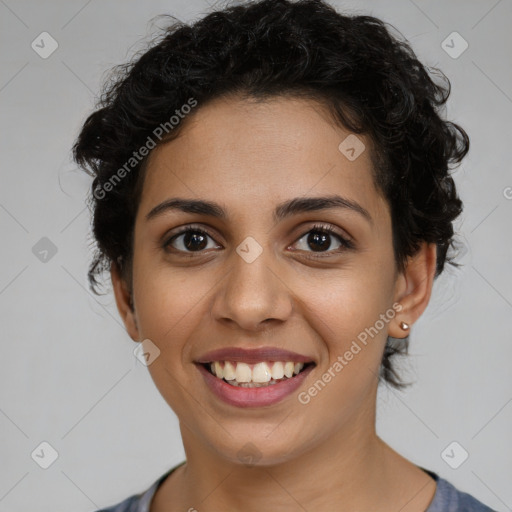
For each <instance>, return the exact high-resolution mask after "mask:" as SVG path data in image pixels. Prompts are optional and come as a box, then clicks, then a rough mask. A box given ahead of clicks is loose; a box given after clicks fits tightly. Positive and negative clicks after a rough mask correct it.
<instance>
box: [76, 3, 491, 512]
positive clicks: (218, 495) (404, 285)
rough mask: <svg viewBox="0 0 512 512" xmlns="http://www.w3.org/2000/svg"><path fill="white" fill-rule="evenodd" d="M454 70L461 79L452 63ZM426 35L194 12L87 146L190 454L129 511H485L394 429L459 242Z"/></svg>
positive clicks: (251, 11) (132, 75)
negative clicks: (418, 51)
mask: <svg viewBox="0 0 512 512" xmlns="http://www.w3.org/2000/svg"><path fill="white" fill-rule="evenodd" d="M440 76H441V77H444V75H442V74H441V75H440ZM448 95H449V82H446V83H445V84H444V85H442V84H439V83H436V82H434V81H433V79H432V78H431V76H430V75H429V74H428V72H427V71H426V69H425V68H424V66H423V65H422V64H421V63H420V62H419V61H418V60H417V59H416V56H415V55H414V53H413V52H412V50H411V49H410V47H409V46H408V45H407V43H406V42H404V41H400V40H399V39H398V38H396V37H393V36H392V35H391V34H390V32H389V30H388V29H387V28H386V26H385V24H384V23H383V22H382V21H380V20H378V19H376V18H373V17H370V16H353V17H349V16H343V15H341V14H338V13H337V12H335V10H334V9H332V8H331V7H329V6H328V5H327V4H325V3H323V2H322V1H320V0H305V1H302V2H296V3H291V2H288V1H287V0H263V1H260V2H252V3H249V4H246V5H241V6H237V7H232V8H228V9H225V10H223V11H220V12H215V13H212V14H210V15H208V16H206V17H205V18H203V19H202V20H200V21H198V22H197V23H195V24H193V25H191V26H187V25H178V24H176V25H173V26H171V27H169V28H168V30H167V32H166V34H165V37H164V38H162V40H160V41H159V42H158V43H155V44H154V45H153V47H152V48H150V49H149V50H148V51H146V53H144V54H143V55H142V56H140V57H139V58H138V60H136V61H134V62H133V63H132V64H131V65H128V66H125V67H123V68H121V72H120V73H119V74H118V75H117V76H116V77H115V79H114V80H113V81H111V82H110V84H109V86H108V88H107V90H106V91H105V94H104V96H103V98H102V101H101V104H100V105H99V108H98V110H97V111H96V112H94V113H93V114H92V115H91V116H90V117H89V118H88V119H87V121H86V122H85V124H84V126H83V129H82V131H81V133H80V135H79V138H78V140H77V142H76V144H75V147H74V156H75V159H76V161H77V162H78V163H79V164H80V165H81V166H82V167H83V168H84V169H85V170H86V171H88V172H89V173H90V174H91V175H92V176H94V182H93V185H92V198H91V200H92V207H93V209H94V236H95V238H96V241H97V244H98V253H97V255H96V258H95V260H94V261H93V263H92V265H91V269H90V272H89V277H90V280H91V285H92V286H93V289H95V287H96V285H97V284H98V280H97V278H98V277H99V276H100V274H101V273H102V272H103V271H110V275H111V279H112V283H113V288H114V293H115V298H116V303H117V307H118V310H119V312H120V315H121V317H122V319H123V321H124V324H125V326H126V329H127V332H128V333H129V335H130V337H131V338H132V339H133V340H134V341H136V342H137V343H140V352H139V355H140V357H141V360H142V361H144V363H145V364H147V366H148V369H149V371H150V373H151V376H152V378H153V380H154V382H155V384H156V386H157V388H158V389H159V391H160V393H161V394H162V396H163V397H164V399H165V400H166V401H167V403H168V404H169V406H170V407H171V408H172V409H173V411H174V412H175V413H176V415H177V417H178V419H179V422H180V429H181V434H182V440H183V444H184V448H185V452H186V461H184V462H182V463H181V464H180V465H178V466H176V467H174V468H171V469H170V470H169V471H168V472H167V473H166V474H165V475H163V476H162V477H161V478H159V479H158V481H156V482H155V483H154V484H153V485H152V486H151V488H149V489H147V490H146V491H145V492H144V493H142V494H139V495H133V496H131V497H129V498H127V499H126V500H124V501H123V502H122V503H120V504H118V505H116V506H113V507H110V508H107V509H104V510H107V511H111V512H114V511H115V512H121V511H128V510H130V511H134V510H137V511H141V512H142V511H150V512H164V511H165V512H174V511H178V510H179V511H185V510H188V511H194V510H197V511H200V512H203V511H205V512H206V511H244V512H250V511H260V510H278V511H296V510H308V511H315V512H318V511H326V512H327V511H328V512H332V511H335V510H345V511H356V510H357V511H361V510H379V511H384V512H385V511H390V512H391V511H393V512H396V511H397V510H400V511H402V512H409V511H410V512H412V511H425V510H427V511H428V512H434V511H441V510H465V511H485V510H491V509H490V508H489V507H487V506H485V505H484V504H482V503H480V502H479V501H477V500H476V499H475V498H473V497H471V496H470V495H468V494H465V493H462V492H459V491H458V490H457V489H455V488H454V487H453V486H452V485H451V484H450V483H449V482H447V481H446V480H444V479H442V478H440V477H439V476H438V475H436V474H435V473H433V472H431V471H428V470H426V469H424V468H421V467H418V466H416V465H415V464H413V463H412V462H410V461H408V460H407V459H405V458H403V457H402V456H401V455H399V454H398V453H396V452H395V451H394V450H393V449H391V448H390V447H389V446H388V445H386V444H385V443H384V442H383V441H382V440H381V439H380V438H379V437H378V436H377V434H376V432H375V409H376V393H377V387H378V384H379V380H382V381H384V382H387V383H389V384H390V385H392V386H396V387H400V386H401V385H403V383H402V382H401V380H400V378H399V375H398V374H397V373H396V371H395V368H394V365H393V363H394V358H395V357H396V354H401V353H405V352H406V349H407V342H408V336H409V333H410V331H411V328H412V326H413V325H414V323H415V322H416V321H417V320H418V318H419V317H420V316H421V314H422V313H423V311H424V310H425V308H426V306H427V304H428V302H429V298H430V295H431V291H432V285H433V281H434V279H435V277H436V276H438V275H439V274H440V273H441V272H442V271H443V268H444V266H445V263H446V262H449V261H450V258H451V257H452V256H451V254H450V253H449V251H448V250H449V249H450V247H451V246H452V243H453V226H452V223H453V221H454V219H455V218H456V217H457V216H458V215H459V213H460V212H461V209H462V204H461V201H460V199H459V198H458V196H457V193H456V190H455V186H454V182H453V180H452V178H451V177H450V173H449V165H450V164H454V163H459V162H460V161H461V160H462V158H463V157H464V156H465V155H466V153H467V151H468V148H469V139H468V136H467V135H466V133H465V132H464V130H463V129H462V128H460V127H459V126H458V125H456V124H453V123H450V122H448V121H445V120H443V119H441V117H440V115H439V113H438V110H439V107H441V106H443V105H444V104H445V102H446V100H447V98H448Z"/></svg>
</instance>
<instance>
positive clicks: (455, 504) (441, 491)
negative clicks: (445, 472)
mask: <svg viewBox="0 0 512 512" xmlns="http://www.w3.org/2000/svg"><path fill="white" fill-rule="evenodd" d="M436 476H437V475H436ZM435 480H436V483H437V488H436V493H435V495H434V499H433V500H432V503H431V504H430V506H429V507H428V509H427V510H426V512H496V511H494V510H493V509H492V508H490V507H488V506H487V505H485V504H484V503H482V502H481V501H478V500H477V499H476V498H474V497H473V496H471V494H468V493H465V492H462V491H459V490H458V489H457V488H456V487H455V486H453V485H452V484H451V483H450V482H448V481H447V480H445V479H444V478H441V477H439V476H437V478H435Z"/></svg>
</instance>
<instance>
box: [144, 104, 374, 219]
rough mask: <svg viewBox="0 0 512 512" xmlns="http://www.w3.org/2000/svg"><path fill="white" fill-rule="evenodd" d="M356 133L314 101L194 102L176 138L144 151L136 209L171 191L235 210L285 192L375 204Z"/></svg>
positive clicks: (364, 147) (364, 144)
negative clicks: (144, 164) (335, 195)
mask: <svg viewBox="0 0 512 512" xmlns="http://www.w3.org/2000/svg"><path fill="white" fill-rule="evenodd" d="M347 137H350V138H349V139H347ZM354 137H355V135H354V134H351V133H350V132H349V131H347V130H345V129H343V128H341V127H338V126H336V125H334V123H333V121H332V120H331V119H330V117H329V114H328V113H327V111H326V110H325V107H323V106H322V105H320V104H319V103H317V102H315V101H313V100H305V99H296V98H272V99H269V100H264V101H258V102H257V101H255V100H252V99H250V100H248V99H241V98H236V99H233V98H230V99H219V100H214V101H212V102H210V103H208V104H207V105H204V106H201V105H200V104H199V105H198V106H197V107H196V111H195V112H194V114H193V115H192V116H190V118H189V119H185V125H184V126H183V129H182V131H181V133H180V135H179V137H177V138H176V139H174V140H172V141H170V142H167V143H165V144H162V145H160V146H158V147H157V148H156V149H154V150H153V151H152V153H151V154H150V157H149V160H148V163H147V169H146V176H145V180H144V187H143V193H142V197H141V205H140V206H141V207H140V211H142V212H144V211H146V212H147V211H148V210H149V209H151V207H152V206H154V204H156V203H158V202H160V201H164V200H166V199H167V198H168V197H169V196H171V195H180V196H186V197H191V198H193V197H201V198H209V199H212V200H215V201H217V202H222V203H225V204H230V205H232V206H233V207H234V208H238V210H239V211H240V212H241V211H243V210H244V209H246V210H247V209H252V211H254V208H255V207H256V208H259V209H261V208H263V207H265V204H266V203H267V202H269V203H270V202H272V204H274V203H275V202H277V201H281V200H285V199H287V198H289V197H298V196H304V195H308V196H314V195H326V194H333V193H338V194H342V195H343V196H345V197H350V198H352V199H354V200H357V201H358V202H360V203H364V205H365V207H366V208H367V209H369V210H371V209H372V208H374V209H375V208H378V207H379V206H380V205H379V202H380V200H381V198H380V195H379V193H378V191H377V190H376V188H375V186H374V180H373V173H372V171H373V168H372V161H371V157H370V148H371V141H370V140H369V139H368V138H367V137H364V136H361V135H357V138H354ZM344 141H348V143H345V142H344ZM340 144H341V146H340ZM352 147H353V148H354V149H355V151H356V153H355V154H356V155H357V153H360V154H359V155H358V156H357V158H355V159H354V158H353V156H354V151H352V152H350V151H349V152H347V149H348V150H350V149H351V148H352ZM349 157H350V158H349Z"/></svg>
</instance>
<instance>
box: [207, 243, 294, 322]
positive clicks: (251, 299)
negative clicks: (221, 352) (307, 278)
mask: <svg viewBox="0 0 512 512" xmlns="http://www.w3.org/2000/svg"><path fill="white" fill-rule="evenodd" d="M271 258H272V255H271V251H270V250H269V249H264V250H263V252H262V253H261V254H260V255H259V256H258V257H257V258H256V259H255V260H254V261H252V262H250V263H249V262H247V261H245V260H244V259H243V258H242V257H240V256H239V254H238V253H236V252H235V251H233V254H232V256H231V258H230V260H231V261H229V262H227V264H229V265H230V268H231V270H230V271H229V272H228V274H227V276H226V277H225V278H224V279H223V280H222V284H221V286H220V287H219V288H218V291H217V294H216V296H215V299H214V301H213V305H212V317H213V318H214V319H215V320H216V321H218V322H221V323H224V324H226V325H228V326H237V327H238V328H240V329H243V330H247V331H259V330H262V329H267V328H268V327H273V326H277V325H279V324H281V323H283V322H285V321H286V320H287V318H289V317H290V315H291V313H292V310H293V299H292V294H291V290H290V288H289V286H288V285H287V283H286V281H285V279H284V276H282V275H279V271H278V270H277V267H278V265H276V264H273V263H274V262H272V261H271Z"/></svg>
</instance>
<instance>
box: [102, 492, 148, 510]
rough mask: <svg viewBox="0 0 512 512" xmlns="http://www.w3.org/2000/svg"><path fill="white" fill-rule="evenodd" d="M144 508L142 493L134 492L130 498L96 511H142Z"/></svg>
mask: <svg viewBox="0 0 512 512" xmlns="http://www.w3.org/2000/svg"><path fill="white" fill-rule="evenodd" d="M143 510H144V509H143V508H142V503H141V495H140V494H134V495H133V496H130V497H129V498H126V499H125V500H123V501H121V502H120V503H118V504H117V505H112V506H110V507H107V508H102V509H101V510H97V511H96V512H142V511H143Z"/></svg>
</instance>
